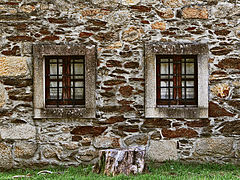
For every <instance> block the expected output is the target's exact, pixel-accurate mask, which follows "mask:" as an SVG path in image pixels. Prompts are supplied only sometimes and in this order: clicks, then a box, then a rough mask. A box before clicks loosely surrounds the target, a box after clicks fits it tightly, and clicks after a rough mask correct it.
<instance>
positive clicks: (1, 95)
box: [0, 83, 6, 108]
mask: <svg viewBox="0 0 240 180" xmlns="http://www.w3.org/2000/svg"><path fill="white" fill-rule="evenodd" d="M5 103H6V90H5V88H4V86H3V84H1V83H0V108H2V107H3V106H4V104H5Z"/></svg>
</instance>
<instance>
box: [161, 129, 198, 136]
mask: <svg viewBox="0 0 240 180" xmlns="http://www.w3.org/2000/svg"><path fill="white" fill-rule="evenodd" d="M162 135H163V136H164V137H167V138H178V137H185V138H193V137H197V135H198V133H197V132H196V131H194V130H193V129H187V128H179V129H176V130H171V129H163V130H162Z"/></svg>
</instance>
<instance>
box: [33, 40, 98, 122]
mask: <svg viewBox="0 0 240 180" xmlns="http://www.w3.org/2000/svg"><path fill="white" fill-rule="evenodd" d="M51 56H84V62H85V87H84V88H85V104H84V105H83V106H76V107H68V106H66V107H46V102H45V58H46V57H51ZM33 68H34V77H33V78H34V98H33V103H34V118H95V113H96V98H95V89H96V87H95V86H96V83H95V82H96V48H95V46H94V45H55V44H54V45H51V44H47V45H45V44H37V45H33Z"/></svg>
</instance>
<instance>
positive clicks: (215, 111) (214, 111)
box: [208, 102, 234, 117]
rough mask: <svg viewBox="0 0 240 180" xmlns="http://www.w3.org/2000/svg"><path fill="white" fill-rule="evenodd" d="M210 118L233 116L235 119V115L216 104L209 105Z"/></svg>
mask: <svg viewBox="0 0 240 180" xmlns="http://www.w3.org/2000/svg"><path fill="white" fill-rule="evenodd" d="M208 113H209V117H220V116H231V117H233V116H234V114H232V113H230V112H228V111H227V110H225V109H224V108H222V107H220V106H219V105H217V104H215V103H214V102H210V103H209V111H208Z"/></svg>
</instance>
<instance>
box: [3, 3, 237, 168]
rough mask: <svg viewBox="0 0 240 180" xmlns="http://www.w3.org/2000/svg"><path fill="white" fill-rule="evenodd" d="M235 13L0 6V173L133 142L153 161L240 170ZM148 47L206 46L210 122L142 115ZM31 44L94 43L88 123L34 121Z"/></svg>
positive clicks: (79, 159) (207, 7) (164, 7)
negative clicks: (93, 94) (93, 111)
mask: <svg viewBox="0 0 240 180" xmlns="http://www.w3.org/2000/svg"><path fill="white" fill-rule="evenodd" d="M239 14H240V1H239V0H191V1H190V0H108V1H106V0H76V1H70V0H58V1H55V0H41V1H37V0H2V1H1V2H0V37H1V38H0V45H1V46H0V167H1V168H8V169H9V168H18V167H24V166H28V167H33V166H45V165H49V164H51V165H78V164H84V163H93V162H95V161H96V158H97V157H98V151H99V150H100V149H104V148H119V147H128V146H135V145H138V146H145V147H146V149H147V152H148V158H149V159H152V160H155V161H164V160H167V159H174V160H176V159H180V160H181V161H188V162H190V161H200V162H218V163H224V162H232V163H240V160H239V159H240V121H239V120H240V117H239V114H240V55H239V54H240V21H239ZM155 41H161V42H183V43H184V42H202V43H207V44H208V45H209V49H210V52H209V57H210V58H209V60H208V62H209V118H206V119H146V118H145V115H144V85H145V83H144V81H145V79H144V43H145V42H155ZM33 44H86V45H87V44H95V45H96V46H97V82H96V104H97V110H96V118H95V119H80V118H79V119H40V120H39V119H38V120H34V119H33V114H32V113H33V103H32V95H33V93H34V92H33V78H32V77H33V73H34V72H33V68H32V57H33V54H32V45H33Z"/></svg>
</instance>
